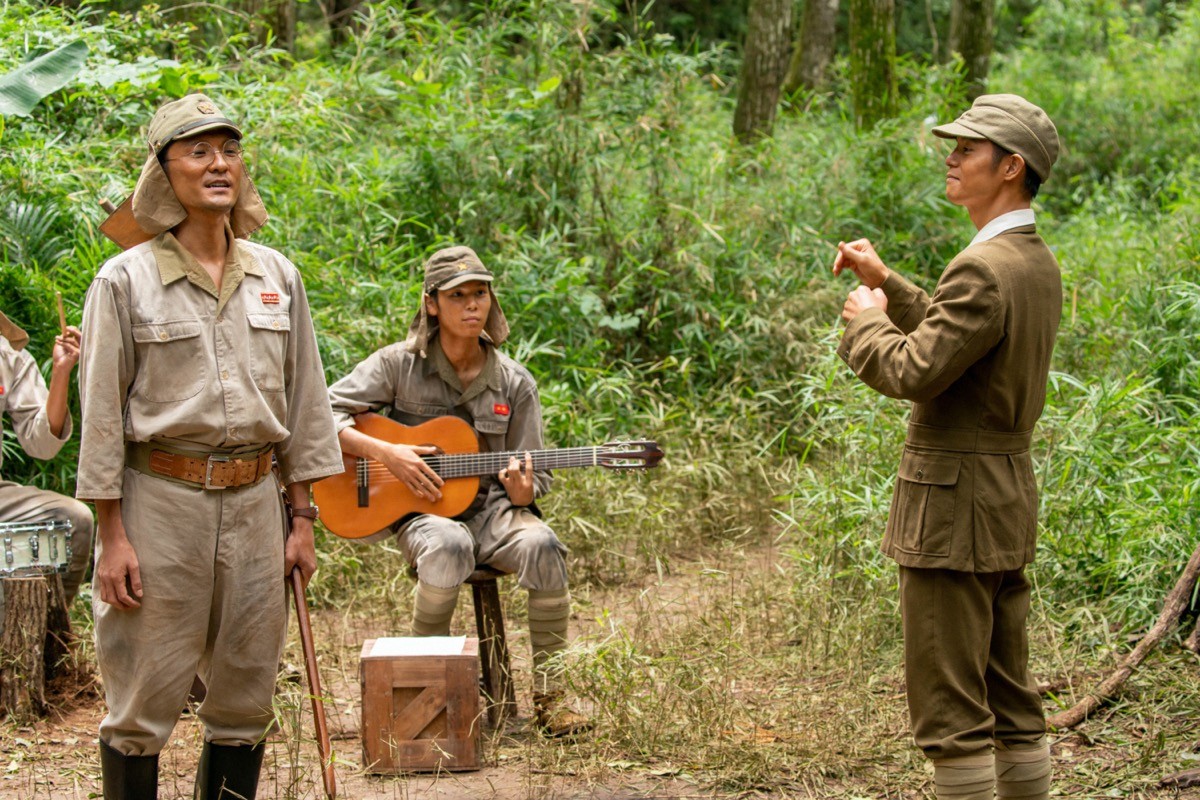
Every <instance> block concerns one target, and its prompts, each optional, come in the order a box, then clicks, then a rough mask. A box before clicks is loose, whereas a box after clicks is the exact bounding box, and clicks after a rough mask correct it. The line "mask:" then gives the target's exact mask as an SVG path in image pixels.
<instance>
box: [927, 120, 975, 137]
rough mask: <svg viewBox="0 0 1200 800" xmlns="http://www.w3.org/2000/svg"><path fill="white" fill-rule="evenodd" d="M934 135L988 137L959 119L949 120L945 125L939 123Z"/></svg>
mask: <svg viewBox="0 0 1200 800" xmlns="http://www.w3.org/2000/svg"><path fill="white" fill-rule="evenodd" d="M933 135H934V136H937V137H938V138H940V139H957V138H958V137H960V136H961V137H963V138H964V139H986V138H988V137H986V136H984V135H983V134H982V133H980V132H979V131H976V130H971V129H970V128H968V127H967V126H966V125H963V124H962V123H961V122H958V121H954V122H947V123H946V124H945V125H938V126H937V127H936V128H934V129H933Z"/></svg>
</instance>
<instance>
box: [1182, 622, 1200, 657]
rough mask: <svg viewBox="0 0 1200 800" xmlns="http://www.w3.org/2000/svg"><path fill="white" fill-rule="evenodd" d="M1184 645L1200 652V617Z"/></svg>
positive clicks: (1194, 651)
mask: <svg viewBox="0 0 1200 800" xmlns="http://www.w3.org/2000/svg"><path fill="white" fill-rule="evenodd" d="M1183 646H1184V647H1186V648H1187V649H1188V650H1191V651H1192V652H1193V653H1197V654H1200V618H1197V620H1196V627H1195V628H1193V629H1192V635H1191V636H1189V637H1188V638H1187V641H1186V642H1184V643H1183Z"/></svg>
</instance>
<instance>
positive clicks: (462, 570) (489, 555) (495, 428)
mask: <svg viewBox="0 0 1200 800" xmlns="http://www.w3.org/2000/svg"><path fill="white" fill-rule="evenodd" d="M424 275H425V277H424V291H423V294H422V300H421V306H420V308H419V309H418V311H417V314H416V316H415V317H414V318H413V321H412V324H411V325H410V326H409V335H408V337H407V339H405V340H404V341H401V342H396V343H394V344H391V345H388V346H387V347H384V348H382V349H380V350H377V351H376V352H374V353H372V354H371V355H370V356H368V357H367V358H366V359H365V360H364V361H362V362H361V363H359V364H358V365H357V366H356V367H355V368H354V369H353V370H352V371H351V372H350V373H349V374H348V375H346V376H345V377H343V378H342V379H341V380H339V381H337V382H336V383H334V384H333V385H332V386H330V387H329V397H330V402H331V403H332V405H333V413H334V418H335V420H336V422H337V426H338V429H339V434H338V436H339V437H340V440H341V444H342V449H343V450H344V451H345V452H346V453H347V454H349V455H354V456H362V457H366V458H370V459H373V460H375V461H377V462H379V463H381V464H384V465H385V466H386V467H387V468H388V469H389V470H390V471H391V472H392V474H393V475H395V476H396V477H397V478H398V479H399V480H400V481H401V482H402V483H403V484H404V485H405V486H406V487H408V489H409V491H411V492H412V493H413V494H414V495H416V496H417V497H418V498H422V499H425V500H428V501H431V502H436V501H437V500H439V499H441V496H442V495H441V490H440V487H441V486H442V484H443V482H442V479H441V478H440V477H438V475H437V473H436V472H434V471H433V469H432V468H431V467H430V466H429V465H428V464H427V463H426V462H425V461H424V460H423V459H422V458H421V456H422V455H428V454H431V453H433V452H435V451H436V448H433V447H421V446H409V445H404V444H393V443H389V442H385V441H382V440H380V439H375V438H373V437H371V436H369V435H367V434H366V433H363V432H362V431H360V430H358V429H357V428H355V427H354V415H356V414H360V413H362V412H365V411H375V410H379V409H380V408H382V407H384V406H390V407H391V417H392V418H393V419H395V420H396V421H398V422H401V423H403V424H405V425H418V424H420V423H423V422H426V421H428V420H430V419H433V418H435V417H439V416H444V415H454V416H457V417H460V418H462V419H464V420H466V421H467V422H468V423H470V424H471V425H472V427H474V428H475V430H476V432H477V434H478V438H479V440H480V444H481V448H482V449H483V450H485V451H491V452H525V458H524V460H523V461H519V460H518V459H517V458H515V457H514V458H513V459H511V460H510V461H509V463H508V466H507V467H506V468H505V469H502V470H500V472H499V474H497V475H495V476H491V475H485V476H483V477H482V478H481V479H480V481H479V492H478V494H477V495H476V497H475V499H474V501H473V502H472V504H471V506H470V507H469V508H468V509H467V510H466V511H464V512H463V513H462V514H460V515H459V516H458V517H456V518H454V519H446V518H443V517H438V516H434V515H431V514H422V515H419V516H416V517H414V518H412V519H407V520H403V521H401V523H400V524H398V525H396V526H394V527H393V529H392V530H394V531H395V533H396V534H397V535H398V537H399V542H400V546H401V549H402V550H403V552H404V556H405V558H407V559H408V561H409V563H410V564H412V565H413V566H414V567H415V568H416V571H417V586H416V590H415V601H414V607H413V623H412V630H413V634H414V635H416V636H445V635H447V634H448V633H449V631H450V619H451V617H452V616H453V615H454V608H455V605H456V603H457V601H458V590H459V587H460V586H461V585H462V583H463V581H465V580H466V579H467V577H468V576H470V574H471V572H472V571H474V569H475V566H476V564H487V565H490V566H492V567H494V568H496V569H498V570H500V571H502V572H506V573H515V574H516V576H517V582H518V583H519V584H520V585H521V586H523V587H524V588H525V589H527V590H528V591H529V638H530V642H531V644H532V647H533V665H534V670H533V671H534V692H533V705H534V716H535V721H536V723H537V725H538V727H539V728H540V729H541V730H542V731H543V732H544V733H545V734H547V735H549V736H552V737H566V736H577V735H580V734H582V733H585V732H587V731H589V730H591V727H592V724H591V721H590V720H588V719H587V718H586V717H584V716H583V715H581V714H579V713H577V712H576V711H574V710H573V709H571V708H570V707H569V706H568V705H567V704H566V703H565V702H564V690H563V688H562V672H561V667H560V664H559V659H556V658H554V656H555V655H556V654H558V653H559V652H560V651H562V650H564V649H565V648H566V647H567V621H568V617H569V615H570V610H571V599H570V594H569V592H568V589H567V564H566V558H565V556H566V553H567V548H566V547H565V546H564V545H563V544H562V543H561V542H560V541H559V540H558V537H557V536H555V535H554V532H553V531H552V530H551V529H550V527H549V526H548V525H546V523H545V522H543V521H542V519H541V513H540V512H539V511H538V509H537V506H536V503H535V501H536V500H537V498H539V497H541V496H542V495H544V494H545V493H546V492H547V491H549V489H550V482H551V478H550V473H549V472H547V471H542V470H534V469H533V462H532V459H531V457H530V455H529V451H531V450H539V449H541V448H542V408H541V402H540V400H539V399H538V391H537V385H536V384H535V383H534V380H533V376H532V375H530V374H529V372H528V370H526V369H525V368H524V367H523V366H521V365H520V364H518V363H517V362H516V361H514V360H513V359H512V358H510V357H509V356H507V355H505V354H504V353H502V352H501V351H500V349H499V346H500V345H501V344H503V343H504V340H505V339H506V338H507V337H508V321H507V320H506V318H505V316H504V311H503V310H502V309H501V308H500V302H499V300H498V299H497V298H496V295H495V293H494V292H493V291H492V278H493V276H492V273H491V271H490V270H489V269H488V268H487V267H485V266H484V264H483V262H482V261H481V260H480V259H479V256H477V255H476V254H475V252H474V251H473V250H471V249H470V248H469V247H462V246H457V247H449V248H446V249H443V250H439V251H437V252H436V253H434V254H433V255H432V256H430V258H429V259H428V260H427V261H426V262H425V268H424ZM390 532H391V531H389V533H390Z"/></svg>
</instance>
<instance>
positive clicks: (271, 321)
mask: <svg viewBox="0 0 1200 800" xmlns="http://www.w3.org/2000/svg"><path fill="white" fill-rule="evenodd" d="M246 321H247V322H249V323H250V374H251V375H253V376H254V385H255V386H257V387H258V388H259V389H260V390H261V391H264V392H282V391H283V384H284V363H285V362H286V361H287V345H288V333H289V332H290V331H291V329H292V320H291V317H289V316H288V313H287V312H286V311H280V312H255V313H252V314H247V315H246Z"/></svg>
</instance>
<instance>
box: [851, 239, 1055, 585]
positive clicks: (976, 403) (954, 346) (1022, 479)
mask: <svg viewBox="0 0 1200 800" xmlns="http://www.w3.org/2000/svg"><path fill="white" fill-rule="evenodd" d="M882 288H883V291H884V293H885V294H886V295H887V297H888V310H887V314H886V315H885V314H884V313H883V312H882V311H879V310H878V309H868V310H866V311H864V312H863V313H861V314H859V315H858V316H857V317H855V319H854V320H852V321H851V322H850V324H849V325H847V326H846V331H845V333H844V334H843V336H842V342H841V345H840V346H839V347H838V355H839V356H840V357H841V358H842V360H844V361H845V362H846V363H847V364H849V365H850V368H851V369H853V370H854V372H855V373H856V374H857V375H858V376H859V378H861V379H862V380H863V382H864V383H866V384H867V385H869V386H871V387H872V388H874V389H876V390H877V391H879V392H882V393H883V394H885V395H888V396H889V397H896V398H900V399H904V400H912V401H913V411H912V418H911V421H910V422H909V427H908V437H907V440H906V441H905V445H904V454H903V456H902V457H901V459H900V469H899V476H898V479H897V481H896V488H895V492H894V494H893V496H892V507H891V512H890V513H889V515H888V526H887V533H886V535H885V536H884V540H883V550H884V552H885V553H887V555H889V556H891V557H892V558H894V559H895V560H896V561H897V562H898V563H900V564H901V565H903V566H906V567H920V568H939V569H951V570H961V571H967V572H998V571H1001V570H1009V569H1017V568H1019V567H1021V566H1023V565H1024V564H1027V563H1029V562H1030V561H1032V560H1033V556H1034V549H1035V544H1036V540H1037V505H1038V496H1037V484H1036V482H1035V481H1034V476H1033V465H1032V462H1031V460H1030V456H1029V443H1030V439H1031V436H1032V433H1033V426H1034V423H1035V422H1036V421H1037V419H1038V417H1040V416H1041V414H1042V408H1043V406H1044V405H1045V402H1046V377H1047V375H1048V373H1049V370H1050V356H1051V353H1052V352H1053V350H1054V337H1055V335H1056V333H1057V332H1058V322H1059V318H1060V316H1061V314H1062V279H1061V277H1060V275H1059V269H1058V262H1057V261H1056V260H1055V258H1054V255H1053V254H1052V253H1051V252H1050V249H1049V248H1048V247H1046V243H1045V242H1043V241H1042V238H1041V237H1040V236H1038V235H1037V233H1036V232H1035V231H1034V228H1033V226H1032V225H1030V226H1025V227H1021V228H1015V229H1013V230H1010V231H1007V232H1005V233H1002V234H1000V235H999V236H997V237H995V238H994V239H991V240H990V241H986V242H980V243H979V244H976V245H972V246H970V247H968V248H967V249H966V250H964V251H962V252H961V253H959V254H958V255H957V256H955V258H954V260H953V261H951V262H950V265H949V266H947V267H946V270H945V271H944V272H943V273H942V277H941V279H940V280H939V281H938V285H937V289H936V290H935V292H934V295H933V297H932V298H930V297H929V295H927V294H926V293H925V292H924V291H922V290H921V289H919V288H917V287H916V286H914V285H913V284H911V283H909V282H908V281H906V280H904V279H903V278H901V277H899V276H898V275H896V274H895V273H891V274H890V275H889V276H888V278H887V280H886V281H885V282H884V284H883V287H882Z"/></svg>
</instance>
